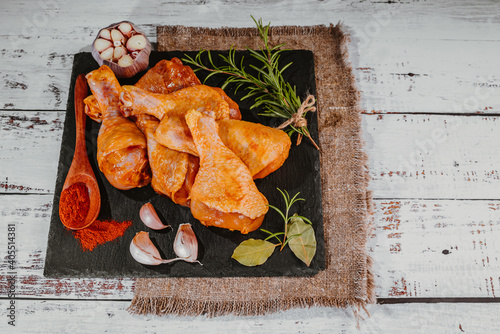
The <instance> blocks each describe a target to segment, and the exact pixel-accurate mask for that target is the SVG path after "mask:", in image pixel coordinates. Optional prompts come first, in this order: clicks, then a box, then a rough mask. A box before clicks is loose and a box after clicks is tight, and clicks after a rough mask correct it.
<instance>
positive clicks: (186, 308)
mask: <svg viewBox="0 0 500 334" xmlns="http://www.w3.org/2000/svg"><path fill="white" fill-rule="evenodd" d="M157 34H158V43H159V51H173V50H181V51H182V50H185V51H189V50H196V49H201V48H207V49H220V50H224V49H229V47H230V46H231V45H233V43H231V41H232V40H234V39H235V38H236V39H237V41H238V43H237V44H238V45H236V48H241V49H242V48H243V47H242V46H248V47H250V48H256V47H257V46H258V45H259V44H258V43H259V41H258V38H257V37H256V36H258V33H257V30H256V29H255V28H220V29H219V28H217V29H212V28H199V27H184V26H163V27H158V28H157ZM319 35H321V36H326V39H329V38H331V39H332V43H334V42H336V43H339V45H338V46H337V47H333V48H332V49H333V50H336V52H337V54H336V55H332V56H333V57H336V58H337V64H336V66H338V67H340V68H341V69H340V71H342V73H343V75H344V78H343V80H342V81H343V84H344V87H343V88H342V89H339V90H340V91H341V92H342V94H338V96H330V95H328V94H324V95H326V96H327V97H328V98H324V97H323V98H322V96H321V87H322V86H329V85H336V84H338V82H331V81H329V80H332V77H330V76H329V73H318V67H317V69H316V81H317V84H316V86H317V91H318V94H317V95H318V118H319V121H320V122H319V131H320V146H321V149H322V161H321V162H322V180H323V181H328V180H327V179H328V177H326V176H324V175H323V174H324V173H323V166H324V165H325V161H323V160H324V159H325V155H328V154H325V151H326V150H328V149H329V148H330V144H331V143H330V142H329V141H330V140H331V139H330V138H331V136H334V135H335V132H336V131H335V128H336V127H337V126H342V122H343V121H344V119H346V120H347V119H348V120H349V122H352V123H353V124H355V125H356V126H355V127H354V128H353V129H352V130H351V133H350V134H349V136H348V137H347V138H348V139H349V140H350V143H349V145H352V146H353V149H352V156H350V159H351V161H352V163H353V166H358V168H359V170H358V174H357V175H356V178H355V179H354V180H352V183H351V184H350V185H352V186H353V187H354V189H356V190H357V193H356V201H355V203H349V206H350V210H351V212H353V213H354V214H357V215H358V216H359V217H358V218H357V220H358V221H356V222H355V225H354V231H352V233H353V236H354V238H355V242H354V243H353V245H352V248H353V249H354V253H355V255H356V256H355V258H356V259H357V262H356V263H355V264H354V265H352V267H353V269H352V270H353V271H354V273H355V274H356V276H357V277H356V278H354V279H349V277H348V278H347V279H346V282H347V283H345V284H346V285H348V287H347V288H346V290H347V291H348V293H346V294H339V295H332V294H329V293H328V292H326V293H323V292H321V293H317V294H316V293H314V296H299V297H296V296H290V295H289V294H287V296H285V297H282V296H277V297H276V296H274V297H268V298H256V299H250V300H237V299H236V298H231V296H228V298H215V297H213V296H206V298H204V297H205V295H204V293H205V292H203V291H200V292H197V293H194V294H193V292H192V291H193V286H194V287H196V286H197V284H198V283H200V282H206V281H203V280H212V281H213V280H214V279H213V278H206V279H203V278H192V279H185V278H184V279H179V278H165V279H161V281H160V280H158V279H139V280H138V281H137V282H136V285H135V296H134V298H133V300H132V303H131V305H130V307H129V308H128V310H129V312H131V313H135V314H156V315H164V314H175V315H182V316H197V315H206V316H222V315H229V314H232V315H241V316H246V315H263V314H266V313H270V312H277V311H282V310H287V309H291V308H299V307H312V306H324V307H341V308H346V307H354V313H355V315H356V318H357V319H359V318H360V316H359V311H360V310H361V309H363V310H365V311H366V308H365V306H366V305H367V304H369V303H374V302H375V300H376V299H375V285H374V275H373V273H372V269H371V268H372V259H371V257H370V256H369V255H368V254H367V248H366V242H367V240H368V238H369V236H370V235H371V233H372V218H371V214H372V197H371V192H370V191H368V190H367V188H368V184H369V180H370V179H369V173H368V158H367V156H366V154H365V152H364V150H363V147H364V142H363V140H362V135H361V115H360V113H361V110H360V107H359V92H358V91H357V89H356V85H355V78H354V76H353V74H352V69H351V66H350V63H349V61H348V52H347V43H348V42H349V37H348V35H346V34H345V33H344V32H343V29H342V26H341V25H340V24H339V25H336V26H333V25H330V26H328V27H327V26H311V27H295V26H293V27H292V26H286V27H272V28H271V30H270V36H271V41H274V42H275V43H278V42H279V43H282V42H286V43H287V48H291V49H310V50H311V49H312V48H310V47H308V43H314V37H316V36H319ZM200 36H202V40H200V39H199V37H200ZM287 37H290V38H287ZM221 39H227V43H226V42H224V43H222V44H223V45H226V48H223V47H222V48H221V47H220V45H219V47H216V48H214V47H210V46H211V45H213V43H212V42H213V41H218V40H221ZM256 43H257V44H256ZM201 44H205V45H201ZM194 45H196V46H194ZM313 52H315V51H314V50H313ZM319 52H323V51H319ZM319 52H318V53H319ZM315 61H316V62H317V61H318V59H316V53H315ZM329 90H332V89H331V88H330V89H329ZM334 95H335V94H334ZM326 113H329V115H328V117H323V118H322V117H321V115H322V114H323V115H325V114H326ZM322 119H323V122H322V121H321V120H322ZM331 146H332V147H333V148H335V144H332V145H331ZM328 152H329V151H328ZM328 162H330V161H328ZM326 195H328V189H327V187H326V186H324V189H323V203H325V199H326V200H327V199H328V198H325V197H327V196H326ZM324 224H325V229H327V228H328V224H329V222H327V221H326V219H325V222H324ZM332 228H334V227H332ZM325 242H326V246H327V247H328V242H327V240H325ZM328 254H330V252H329V253H328ZM332 259H334V258H333V257H331V256H327V259H326V270H325V272H327V271H328V270H335V267H336V265H334V264H333V262H334V261H332ZM319 276H324V275H322V274H321V273H320V274H319ZM235 279H236V280H241V282H245V280H252V279H255V278H221V279H219V280H220V282H219V283H220V284H221V285H224V284H226V283H227V282H230V283H234V282H233V281H232V280H235ZM259 279H260V280H262V279H266V278H259ZM268 279H270V280H273V278H268ZM287 279H290V278H283V279H282V281H285V280H287ZM295 279H296V278H295ZM314 279H315V278H314V277H313V278H304V281H306V282H307V284H313V285H314V282H315V281H314ZM189 280H191V282H190V283H187V282H188V281H189ZM275 280H276V279H275ZM291 280H293V279H291ZM323 283H324V282H323ZM184 284H189V285H187V286H188V287H190V288H191V289H188V290H189V291H190V294H187V293H185V292H186V291H184V293H183V291H177V289H179V287H181V288H182V287H183V286H184ZM280 284H283V283H281V282H280V283H278V285H279V286H281V285H280ZM333 284H342V282H340V283H339V282H333V283H332V285H333ZM283 285H284V284H283ZM326 287H327V289H328V284H327V285H326ZM324 288H325V286H319V287H318V289H324ZM174 290H175V291H174ZM180 290H182V289H180ZM332 290H335V289H332ZM335 291H336V290H335ZM342 291H343V290H342ZM229 293H230V292H229ZM207 294H208V293H207Z"/></svg>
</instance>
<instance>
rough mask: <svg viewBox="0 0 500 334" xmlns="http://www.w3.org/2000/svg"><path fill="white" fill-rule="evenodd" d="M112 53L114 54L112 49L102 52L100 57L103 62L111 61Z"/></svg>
mask: <svg viewBox="0 0 500 334" xmlns="http://www.w3.org/2000/svg"><path fill="white" fill-rule="evenodd" d="M113 53H114V48H113V47H111V48H107V49H106V50H104V51H103V52H101V54H100V57H101V58H102V59H104V60H111V59H113Z"/></svg>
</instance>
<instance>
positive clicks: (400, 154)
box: [0, 0, 500, 333]
mask: <svg viewBox="0 0 500 334" xmlns="http://www.w3.org/2000/svg"><path fill="white" fill-rule="evenodd" d="M250 15H253V16H254V17H257V18H259V17H262V18H263V21H264V22H269V21H271V22H272V24H273V25H316V24H329V23H334V24H336V23H337V22H339V21H342V22H343V23H344V24H345V25H346V27H347V28H348V30H349V31H350V33H351V34H352V39H353V41H352V44H351V45H350V52H351V61H352V63H353V68H354V72H355V75H356V77H357V82H358V86H359V89H360V90H361V92H362V105H363V109H364V110H365V111H364V114H363V130H364V138H365V140H366V150H367V152H368V154H369V156H370V173H371V176H372V182H371V189H372V190H373V195H374V201H375V215H374V222H375V227H376V228H375V230H374V233H373V237H372V238H371V240H370V243H369V245H368V247H369V250H370V252H371V255H372V256H373V258H374V260H375V265H374V269H375V272H376V284H377V290H376V291H377V297H378V304H376V305H370V306H369V308H368V309H369V311H370V313H371V317H370V318H367V317H365V321H363V322H362V323H361V330H360V332H363V333H365V332H366V333H370V332H371V333H393V332H403V331H404V332H424V333H441V332H446V333H462V332H466V333H498V332H500V320H499V315H500V304H499V303H498V301H500V299H499V298H498V297H499V294H500V253H499V252H500V175H499V172H500V170H499V169H498V165H500V149H498V145H499V143H500V119H499V115H500V2H498V1H496V0H489V1H473V0H469V1H456V2H455V1H452V0H441V1H428V2H421V1H412V0H406V1H398V0H395V1H392V0H391V1H362V0H359V1H353V0H346V1H341V0H335V1H320V0H318V1H313V0H301V1H300V0H296V1H272V0H271V1H270V0H265V1H263V0H257V1H252V0H243V1H224V0H213V1H210V0H208V1H199V0H185V1H171V2H156V1H138V0H129V1H125V0H123V1H121V2H119V3H114V4H111V3H110V2H105V1H95V0H87V1H78V2H70V1H67V0H40V1H24V2H21V1H14V0H7V1H3V2H2V12H1V14H0V26H1V28H2V29H1V31H2V33H1V34H0V41H1V47H0V59H1V62H0V75H1V85H0V128H1V130H0V131H1V132H0V135H1V141H0V152H1V154H0V199H1V200H0V217H1V219H0V254H1V257H0V259H1V263H0V315H1V316H0V332H1V333H15V332H20V333H38V332H43V333H62V332H78V333H80V332H84V333H87V332H88V333H95V332H104V331H108V332H122V333H128V332H147V333H154V332H169V333H170V332H171V333H177V332H179V333H182V332H183V333H190V332H202V333H207V332H210V333H277V332H284V331H286V332H287V333H298V332H300V333H302V332H306V333H330V332H346V333H350V332H357V330H356V323H355V321H354V316H353V313H352V311H351V310H342V309H330V308H312V309H308V310H291V311H287V312H283V313H279V314H271V315H268V316H263V317H221V318H214V319H207V318H205V317H197V318H182V317H174V316H167V317H155V316H137V315H131V314H129V313H128V312H127V311H126V308H127V307H128V306H129V304H130V300H131V298H132V296H133V285H134V280H133V279H84V278H82V279H47V278H44V277H43V265H44V260H45V252H46V246H47V234H48V228H49V221H50V214H51V210H52V200H53V195H54V184H55V176H56V172H57V160H58V156H59V149H60V144H61V136H62V126H63V123H64V115H65V107H66V101H67V97H68V95H67V94H68V89H69V80H70V73H71V66H72V57H73V54H75V53H77V52H79V51H89V49H90V47H89V46H90V43H91V42H92V40H93V38H94V36H95V34H96V33H97V31H98V29H99V28H100V27H103V26H106V25H108V24H109V23H112V22H117V21H120V20H124V19H127V20H130V21H132V22H134V23H136V24H138V25H140V26H141V28H143V29H144V30H145V31H146V32H147V34H148V37H149V38H150V39H151V40H152V41H155V40H156V38H155V35H156V26H157V25H165V24H171V25H176V24H181V25H188V26H208V27H220V26H235V27H243V26H253V22H252V20H251V18H250ZM9 224H14V226H15V233H16V234H15V245H16V249H17V252H16V263H15V268H14V271H15V272H16V279H17V280H16V283H15V293H16V299H15V300H14V302H15V325H16V326H15V327H12V326H10V325H9V324H8V321H10V319H9V318H8V315H9V314H10V313H9V312H10V311H9V310H8V309H7V308H8V307H10V305H11V304H10V303H11V300H12V299H10V298H9V296H8V295H7V292H8V288H9V282H8V281H7V278H8V276H9V272H10V271H12V270H11V269H10V268H9V265H8V253H7V248H8V243H9V240H8V235H7V232H8V227H9Z"/></svg>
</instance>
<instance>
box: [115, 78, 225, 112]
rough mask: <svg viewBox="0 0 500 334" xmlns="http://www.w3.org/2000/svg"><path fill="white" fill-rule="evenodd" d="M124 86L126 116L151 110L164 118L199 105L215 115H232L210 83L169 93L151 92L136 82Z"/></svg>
mask: <svg viewBox="0 0 500 334" xmlns="http://www.w3.org/2000/svg"><path fill="white" fill-rule="evenodd" d="M122 89H123V91H122V92H121V94H120V109H121V111H122V112H123V114H124V115H125V116H127V117H128V116H132V115H138V114H149V115H151V116H155V117H156V118H158V119H159V120H162V119H163V117H164V116H166V115H179V116H185V115H186V112H187V111H188V110H190V109H196V110H198V111H202V112H205V113H207V114H208V115H209V116H212V117H213V118H215V119H223V118H229V114H230V112H229V104H228V103H227V102H226V101H224V99H223V98H222V97H221V95H220V94H219V91H218V90H216V89H214V88H212V87H209V86H205V85H196V86H190V87H186V88H183V89H179V90H177V91H175V92H173V93H170V94H158V93H151V92H148V91H146V90H144V89H141V88H138V87H135V86H122Z"/></svg>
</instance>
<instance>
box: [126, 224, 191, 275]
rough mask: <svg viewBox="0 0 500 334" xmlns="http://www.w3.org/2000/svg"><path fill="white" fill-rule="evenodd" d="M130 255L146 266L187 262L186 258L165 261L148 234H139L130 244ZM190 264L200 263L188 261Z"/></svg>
mask: <svg viewBox="0 0 500 334" xmlns="http://www.w3.org/2000/svg"><path fill="white" fill-rule="evenodd" d="M129 249H130V254H131V255H132V257H133V258H134V260H136V261H137V262H139V263H142V264H146V265H149V266H157V265H160V264H163V263H172V262H175V261H187V260H186V259H184V258H181V257H177V258H175V259H168V260H163V259H162V258H161V255H160V252H158V249H157V248H156V247H155V245H153V242H152V241H151V239H150V238H149V233H148V232H143V231H141V232H138V233H137V234H136V235H135V237H134V238H133V239H132V242H131V243H130V247H129ZM188 262H198V263H199V261H188ZM200 264H201V263H200Z"/></svg>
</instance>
